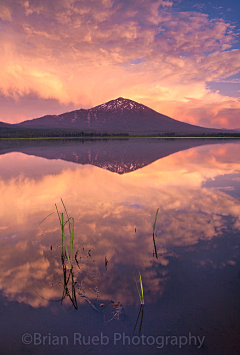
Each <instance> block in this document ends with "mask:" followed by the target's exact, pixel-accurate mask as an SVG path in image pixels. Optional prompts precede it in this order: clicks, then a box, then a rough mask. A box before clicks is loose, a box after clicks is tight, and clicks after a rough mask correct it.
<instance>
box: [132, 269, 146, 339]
mask: <svg viewBox="0 0 240 355" xmlns="http://www.w3.org/2000/svg"><path fill="white" fill-rule="evenodd" d="M138 272H139V283H140V288H138V284H137V280H136V278H135V276H134V275H133V276H134V279H135V282H136V286H137V291H138V296H139V299H140V303H141V305H140V309H139V312H138V316H137V320H136V323H135V327H134V330H133V333H134V331H135V329H136V327H137V324H138V319H139V316H140V314H141V321H140V325H139V331H138V333H139V335H140V333H141V329H142V323H143V312H144V295H143V283H142V276H141V274H140V271H139V270H138Z"/></svg>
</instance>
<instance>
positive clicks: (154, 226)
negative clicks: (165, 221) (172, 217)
mask: <svg viewBox="0 0 240 355" xmlns="http://www.w3.org/2000/svg"><path fill="white" fill-rule="evenodd" d="M158 212H159V208H158V209H157V212H156V217H155V221H154V225H153V235H154V232H155V228H156V222H157V216H158Z"/></svg>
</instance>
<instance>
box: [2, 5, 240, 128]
mask: <svg viewBox="0 0 240 355" xmlns="http://www.w3.org/2000/svg"><path fill="white" fill-rule="evenodd" d="M239 14H240V1H239V0H229V1H226V0H211V1H207V0H204V1H201V0H199V2H196V1H190V0H165V1H164V0H156V1H153V0H80V1H75V0H29V1H25V0H0V34H1V39H0V53H1V55H0V65H1V67H0V121H2V122H9V123H17V122H21V121H24V120H26V119H31V118H36V117H40V116H43V115H46V114H60V113H64V112H67V111H72V110H75V109H80V108H91V107H93V106H96V105H99V104H102V103H104V102H106V101H109V100H112V99H115V98H117V97H119V96H122V97H124V98H129V99H132V100H135V101H137V102H139V103H142V104H145V105H147V106H149V107H151V108H152V109H154V110H156V111H158V112H160V113H162V114H165V115H168V116H170V117H173V118H175V119H177V120H180V121H184V122H188V123H192V124H196V125H200V126H205V127H216V128H221V127H226V128H240V38H239V33H240V31H239V30H240V22H239Z"/></svg>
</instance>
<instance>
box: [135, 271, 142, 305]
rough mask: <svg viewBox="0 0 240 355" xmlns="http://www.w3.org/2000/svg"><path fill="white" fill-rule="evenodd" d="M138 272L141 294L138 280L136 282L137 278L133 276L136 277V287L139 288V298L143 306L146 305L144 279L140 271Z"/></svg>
mask: <svg viewBox="0 0 240 355" xmlns="http://www.w3.org/2000/svg"><path fill="white" fill-rule="evenodd" d="M138 272H139V283H140V287H141V292H140V290H139V288H138V284H137V280H136V278H135V276H134V275H133V276H134V279H135V282H136V286H137V291H138V296H139V299H140V303H141V305H144V296H143V284H142V277H141V274H140V271H139V270H138Z"/></svg>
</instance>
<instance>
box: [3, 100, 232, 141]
mask: <svg viewBox="0 0 240 355" xmlns="http://www.w3.org/2000/svg"><path fill="white" fill-rule="evenodd" d="M9 130H11V131H12V132H14V131H17V132H27V131H28V132H31V130H38V132H42V133H41V135H45V133H47V132H45V131H46V130H48V133H49V132H50V131H51V132H55V133H53V135H55V134H56V135H58V133H59V132H62V131H66V132H68V133H70V132H71V133H72V134H76V135H79V134H80V133H81V132H82V133H96V134H110V135H111V134H113V135H114V134H115V135H120V134H125V135H133V136H134V135H143V136H147V135H175V134H176V135H185V134H193V135H201V134H206V135H207V134H209V135H211V134H216V135H217V134H223V133H233V132H235V133H236V131H234V130H220V129H212V128H204V127H199V126H194V125H191V124H188V123H184V122H180V121H177V120H175V119H173V118H170V117H168V116H165V115H162V114H161V113H158V112H156V111H154V110H152V109H151V108H149V107H147V106H145V105H142V104H139V103H137V102H135V101H132V100H129V99H124V98H122V97H119V98H118V99H116V100H111V101H109V102H107V103H104V104H102V105H99V106H96V107H93V108H91V109H88V110H85V109H80V110H75V111H72V112H67V113H63V114H61V115H47V116H44V117H40V118H35V119H32V120H28V121H24V122H21V123H18V124H12V125H9V124H3V123H2V124H1V125H0V133H1V134H2V135H3V134H4V132H9ZM44 132H45V133H44Z"/></svg>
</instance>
